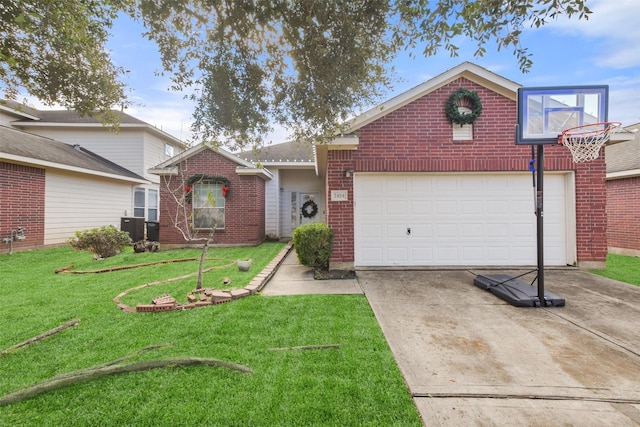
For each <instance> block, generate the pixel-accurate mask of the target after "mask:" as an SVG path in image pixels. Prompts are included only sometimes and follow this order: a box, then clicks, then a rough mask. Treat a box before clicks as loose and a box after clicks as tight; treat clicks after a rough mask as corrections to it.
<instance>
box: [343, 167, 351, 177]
mask: <svg viewBox="0 0 640 427" xmlns="http://www.w3.org/2000/svg"><path fill="white" fill-rule="evenodd" d="M352 176H353V169H345V170H344V177H345V178H351V177H352Z"/></svg>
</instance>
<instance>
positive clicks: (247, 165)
mask: <svg viewBox="0 0 640 427" xmlns="http://www.w3.org/2000/svg"><path fill="white" fill-rule="evenodd" d="M205 150H209V151H213V152H215V153H217V154H218V155H220V156H222V157H224V158H226V159H227V160H229V161H231V162H233V163H235V164H236V165H238V166H237V167H236V173H237V174H238V175H253V174H254V175H259V176H261V177H263V178H265V179H271V178H273V174H272V173H271V172H269V171H268V170H266V169H263V168H260V167H258V166H257V165H255V164H254V163H252V162H249V161H247V160H243V159H241V158H240V157H238V156H236V155H235V154H232V153H231V152H229V151H227V150H225V149H223V148H220V147H214V146H212V145H211V144H205V143H203V144H198V145H195V146H193V147H191V148H189V149H188V150H185V151H183V152H182V153H180V154H178V155H176V156H174V157H172V158H170V159H169V160H166V161H164V162H162V163H160V164H159V165H157V166H155V167H153V168H151V169H149V173H152V174H155V175H175V174H176V173H177V171H178V168H177V166H178V165H179V164H180V163H182V162H183V161H185V160H187V159H189V158H190V157H193V156H195V155H197V154H199V153H201V152H202V151H205Z"/></svg>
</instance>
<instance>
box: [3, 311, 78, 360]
mask: <svg viewBox="0 0 640 427" xmlns="http://www.w3.org/2000/svg"><path fill="white" fill-rule="evenodd" d="M78 323H80V319H73V320H70V321H68V322H67V323H64V324H62V325H60V326H58V327H56V328H53V329H51V330H49V331H47V332H45V333H43V334H40V335H37V336H35V337H33V338H29V339H28V340H26V341H23V342H21V343H20V344H16V345H12V346H11V347H9V348H7V349H5V350H2V351H0V356H4V355H5V354H7V353H10V352H12V351H14V350H17V349H19V348H22V347H26V346H28V345H30V344H33V343H34V342H37V341H40V340H43V339H45V338H47V337H50V336H51V335H55V334H57V333H58V332H61V331H64V330H65V329H67V328H70V327H72V326H75V325H77V324H78Z"/></svg>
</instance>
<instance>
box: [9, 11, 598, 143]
mask: <svg viewBox="0 0 640 427" xmlns="http://www.w3.org/2000/svg"><path fill="white" fill-rule="evenodd" d="M585 3H586V0H538V1H532V0H476V1H469V0H433V1H427V0H362V1H353V0H322V1H317V0H5V1H3V3H2V5H0V25H1V28H0V31H1V34H0V35H1V38H0V82H1V83H2V84H3V87H2V89H3V90H4V95H5V96H6V97H8V98H10V99H11V98H15V96H16V94H17V93H18V91H19V89H20V88H24V89H26V90H27V91H28V93H30V94H32V95H34V96H36V97H38V98H39V99H41V100H43V101H44V102H46V103H59V104H62V105H64V106H65V107H69V108H73V109H75V110H77V111H78V112H79V113H81V114H85V115H97V114H103V115H104V114H105V113H106V112H108V110H109V109H110V108H111V107H113V106H115V105H118V106H119V105H127V104H128V103H129V101H128V99H127V96H126V87H125V85H124V84H123V83H122V81H121V78H122V77H123V75H124V73H125V72H126V70H123V69H122V68H119V67H117V66H115V65H114V64H113V62H112V61H111V59H110V56H109V52H107V51H106V49H105V42H106V40H107V38H108V35H109V30H110V28H111V24H112V22H113V20H114V19H115V18H116V17H117V16H118V14H119V13H126V14H128V15H129V16H131V17H132V18H134V19H136V20H138V21H139V22H141V23H142V24H143V25H144V26H145V29H146V31H145V34H144V35H145V36H146V37H148V38H149V39H151V40H153V41H155V42H156V43H157V45H158V49H159V52H160V55H161V59H162V64H163V68H164V70H163V72H166V73H167V74H168V75H169V76H170V77H171V79H172V82H173V84H172V89H174V90H178V91H181V90H185V89H187V88H189V89H190V90H191V93H192V95H189V96H190V97H191V98H192V99H193V100H194V101H195V103H196V109H195V112H194V125H193V127H194V129H193V130H194V131H195V132H196V134H197V135H199V137H200V138H202V140H205V141H217V142H218V143H222V144H224V145H227V146H229V147H230V148H236V149H240V148H243V147H245V146H246V145H247V144H251V143H257V142H259V141H260V140H261V136H262V135H264V134H265V133H267V132H268V131H269V129H270V126H271V125H272V124H274V123H277V124H281V125H283V126H285V127H286V128H288V129H290V130H291V131H292V134H293V136H294V137H296V138H321V137H322V136H326V135H332V134H335V132H337V131H339V130H340V123H343V122H344V121H345V120H346V119H347V118H348V117H349V116H350V115H352V114H353V112H354V111H356V110H357V109H358V108H361V107H364V106H368V105H371V104H372V103H373V102H375V101H378V100H380V97H381V96H382V95H383V94H384V92H385V91H386V90H388V89H389V88H390V85H391V83H392V82H393V79H394V74H393V69H392V68H391V67H390V64H391V62H392V60H393V58H394V57H395V55H396V54H397V53H398V52H399V51H401V50H402V49H411V51H414V50H418V51H419V50H422V51H423V53H424V54H425V55H427V56H429V55H435V54H436V53H437V52H439V51H441V50H443V49H444V50H445V51H447V52H448V53H449V54H450V55H452V56H456V55H457V52H458V47H457V46H456V40H458V39H457V37H459V36H461V37H464V38H466V39H472V40H474V41H475V42H476V44H477V50H476V52H475V55H476V56H482V55H483V54H484V53H485V51H486V47H487V45H488V44H490V43H495V45H496V46H497V48H498V49H510V50H512V51H513V52H514V55H515V59H516V60H517V61H518V64H519V67H520V69H521V70H522V71H523V72H526V71H527V70H528V69H529V68H530V66H531V57H530V55H529V54H528V52H527V50H526V48H525V47H522V46H521V44H520V35H521V32H522V30H523V29H524V28H526V27H529V26H531V27H540V26H542V25H544V24H545V23H546V21H547V20H549V19H553V18H556V17H558V16H561V15H562V16H568V17H572V16H577V17H578V18H579V19H586V18H588V15H589V14H590V13H591V12H590V10H589V9H588V8H587V7H586V5H585Z"/></svg>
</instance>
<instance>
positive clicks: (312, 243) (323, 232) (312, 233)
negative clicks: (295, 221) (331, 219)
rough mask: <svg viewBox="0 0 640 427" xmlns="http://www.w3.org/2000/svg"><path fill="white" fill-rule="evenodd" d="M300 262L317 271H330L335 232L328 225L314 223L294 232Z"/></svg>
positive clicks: (294, 242) (302, 226)
mask: <svg viewBox="0 0 640 427" xmlns="http://www.w3.org/2000/svg"><path fill="white" fill-rule="evenodd" d="M293 244H294V246H295V248H296V252H297V254H298V261H300V264H302V265H304V266H306V267H312V268H314V269H316V270H328V269H329V258H331V253H332V252H333V230H331V229H330V228H329V226H328V225H327V224H323V223H320V222H314V223H311V224H305V225H301V226H300V227H298V228H296V229H295V231H294V232H293Z"/></svg>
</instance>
